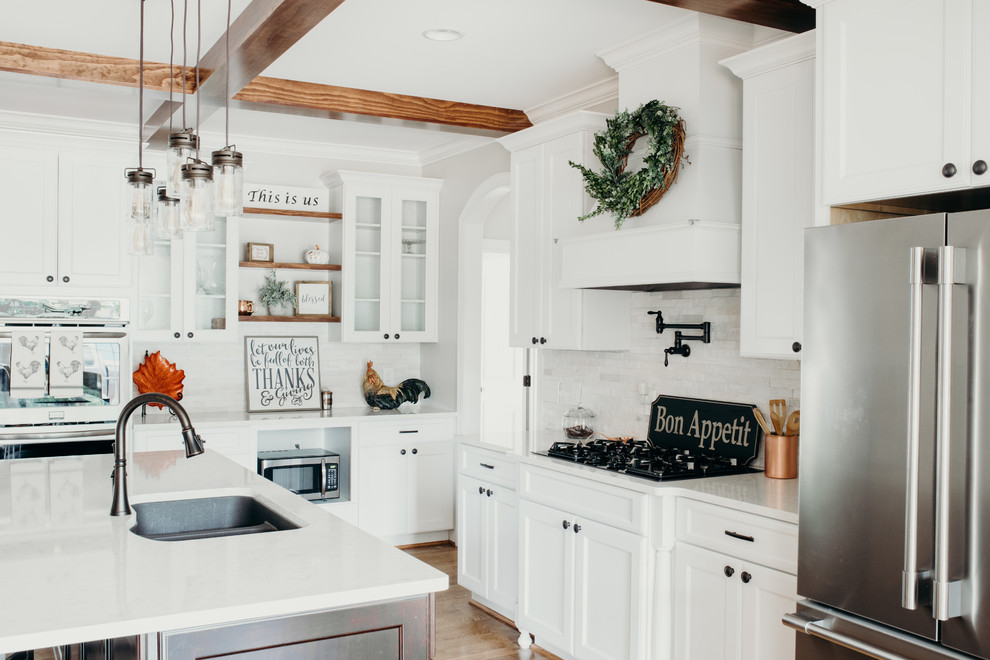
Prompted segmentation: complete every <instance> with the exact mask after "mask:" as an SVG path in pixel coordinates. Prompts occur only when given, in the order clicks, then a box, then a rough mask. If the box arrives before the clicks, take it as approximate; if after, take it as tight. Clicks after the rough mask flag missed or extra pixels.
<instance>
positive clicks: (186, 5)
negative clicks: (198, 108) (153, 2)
mask: <svg viewBox="0 0 990 660" xmlns="http://www.w3.org/2000/svg"><path fill="white" fill-rule="evenodd" d="M188 14H189V0H182V130H186V126H187V125H188V124H186V18H187V15H188Z"/></svg>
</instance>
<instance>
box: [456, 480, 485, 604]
mask: <svg viewBox="0 0 990 660" xmlns="http://www.w3.org/2000/svg"><path fill="white" fill-rule="evenodd" d="M458 479H459V480H460V483H459V485H458V487H457V584H459V585H461V586H462V587H464V588H465V589H467V590H469V591H473V592H474V593H476V594H480V595H482V596H484V597H487V595H488V594H487V591H488V588H487V587H488V546H489V537H490V535H489V533H488V529H489V520H488V510H489V506H488V503H487V501H486V499H487V498H486V497H485V486H484V484H482V483H481V482H480V481H478V480H477V479H472V478H471V477H466V476H464V475H460V476H459V477H458Z"/></svg>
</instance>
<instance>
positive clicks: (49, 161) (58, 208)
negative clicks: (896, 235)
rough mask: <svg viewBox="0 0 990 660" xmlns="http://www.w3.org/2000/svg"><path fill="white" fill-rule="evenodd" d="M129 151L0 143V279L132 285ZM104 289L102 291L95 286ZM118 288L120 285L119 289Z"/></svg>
mask: <svg viewBox="0 0 990 660" xmlns="http://www.w3.org/2000/svg"><path fill="white" fill-rule="evenodd" d="M126 161H127V159H126V158H125V157H124V156H123V155H114V154H109V153H100V152H86V153H81V152H80V153H76V152H64V151H63V152H60V151H57V150H55V149H36V148H31V147H12V146H3V147H2V148H0V198H2V199H3V200H4V212H3V214H0V234H2V235H3V237H4V257H3V260H2V265H0V286H16V287H18V290H17V292H18V293H30V291H29V290H25V287H37V288H38V290H37V291H36V292H37V293H44V292H45V289H49V288H51V287H61V288H66V289H67V288H75V287H88V288H89V289H92V290H99V289H104V288H111V289H120V288H124V287H128V286H130V276H131V270H130V267H131V257H130V256H129V255H128V254H127V243H126V232H125V227H124V222H123V207H122V203H123V200H122V197H123V192H124V168H125V167H126V165H127V162H126ZM95 292H98V291H95ZM117 294H118V295H119V291H118V292H117Z"/></svg>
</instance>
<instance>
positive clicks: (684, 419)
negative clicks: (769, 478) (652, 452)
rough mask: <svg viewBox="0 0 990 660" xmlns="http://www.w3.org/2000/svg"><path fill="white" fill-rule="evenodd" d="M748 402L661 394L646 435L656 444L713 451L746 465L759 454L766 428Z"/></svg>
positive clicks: (651, 413)
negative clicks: (759, 421)
mask: <svg viewBox="0 0 990 660" xmlns="http://www.w3.org/2000/svg"><path fill="white" fill-rule="evenodd" d="M753 408H754V406H753V405H752V404H748V403H728V402H726V401H709V400H708V399H689V398H687V397H679V396H658V397H657V399H656V401H654V402H653V406H652V407H651V408H650V429H649V431H648V432H647V439H649V441H650V442H651V443H653V446H655V447H670V448H674V449H691V450H703V451H706V452H714V453H716V454H718V455H719V456H724V457H726V458H735V459H736V460H737V461H738V463H739V464H740V465H745V464H746V463H749V462H750V461H751V460H753V459H754V458H756V454H757V451H758V450H759V448H760V438H761V437H763V431H762V429H760V425H759V424H758V423H757V421H756V416H755V415H754V414H753Z"/></svg>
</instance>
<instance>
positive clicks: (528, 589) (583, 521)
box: [518, 466, 651, 660]
mask: <svg viewBox="0 0 990 660" xmlns="http://www.w3.org/2000/svg"><path fill="white" fill-rule="evenodd" d="M520 478H521V481H520V495H521V499H520V502H519V545H520V555H519V612H518V624H519V628H520V630H524V631H527V632H531V633H533V634H534V635H535V636H536V644H538V645H539V646H541V647H544V648H547V649H548V650H550V651H551V652H553V653H557V654H558V655H561V656H562V657H565V658H579V659H580V660H600V659H601V660H604V659H620V658H622V659H628V658H643V657H646V653H647V641H646V640H647V634H646V622H647V621H649V620H650V619H649V609H648V603H649V600H650V593H651V589H650V586H649V585H650V582H651V580H650V572H649V562H648V555H649V553H648V545H649V544H648V542H647V538H646V536H645V530H644V529H643V527H642V526H643V525H644V524H645V515H646V508H647V506H646V501H645V500H646V496H645V495H642V494H640V493H634V492H632V491H626V490H625V489H622V488H618V487H611V486H606V485H603V484H597V483H594V484H593V483H592V482H589V481H586V480H585V481H582V480H580V479H577V478H569V477H567V476H564V475H562V474H559V473H556V474H555V473H552V472H549V471H544V470H538V469H533V468H531V467H529V466H524V467H523V468H522V470H521V474H520ZM541 502H543V503H541ZM565 502H570V505H566V504H563V503H565ZM562 504H563V505H562ZM554 505H556V506H554ZM615 516H618V517H619V518H623V517H625V519H626V522H627V523H629V526H631V527H633V529H631V530H630V529H620V528H619V527H616V526H613V525H612V524H608V523H609V522H616V521H617V518H616V517H615ZM606 521H608V522H606Z"/></svg>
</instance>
